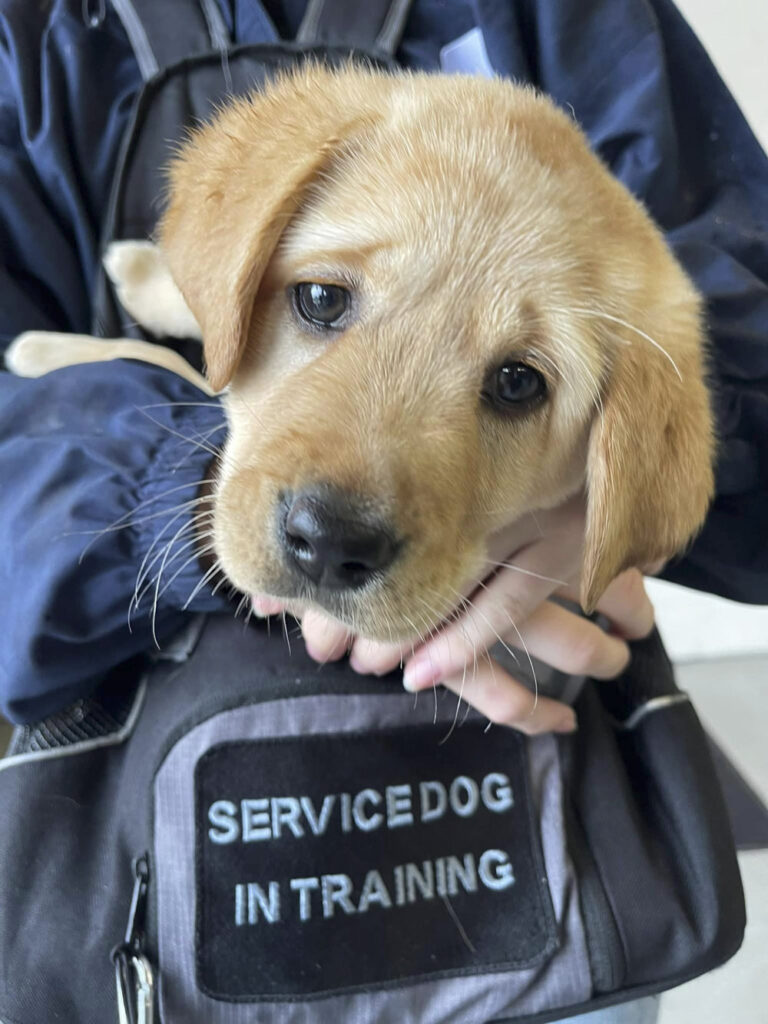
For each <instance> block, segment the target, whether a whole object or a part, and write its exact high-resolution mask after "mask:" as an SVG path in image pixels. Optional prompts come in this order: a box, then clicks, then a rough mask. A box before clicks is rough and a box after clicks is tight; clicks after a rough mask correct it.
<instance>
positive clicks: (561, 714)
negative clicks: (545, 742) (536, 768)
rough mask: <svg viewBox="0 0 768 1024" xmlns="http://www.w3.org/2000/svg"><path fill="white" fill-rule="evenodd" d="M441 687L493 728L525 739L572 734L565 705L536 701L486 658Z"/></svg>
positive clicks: (572, 722) (570, 713)
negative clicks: (508, 728) (515, 732)
mask: <svg viewBox="0 0 768 1024" xmlns="http://www.w3.org/2000/svg"><path fill="white" fill-rule="evenodd" d="M443 686H445V687H446V688H447V689H449V690H452V691H453V693H455V694H456V695H457V696H459V697H460V698H462V699H464V700H465V701H467V702H468V703H469V704H470V705H471V706H472V707H473V708H475V710H476V711H479V712H480V714H482V715H484V716H485V717H486V718H487V719H488V720H489V721H490V722H493V723H494V724H496V725H507V726H511V727H512V728H515V729H519V730H520V731H521V732H524V733H526V734H527V735H529V736H534V735H537V734H538V733H543V732H561V733H567V732H573V731H574V730H575V729H576V728H577V722H576V715H575V713H574V710H573V708H571V707H570V706H569V705H568V704H562V703H561V702H560V701H556V700H552V699H551V698H549V697H538V698H537V697H536V696H535V695H534V694H533V693H531V691H530V690H529V689H528V688H527V687H526V686H523V684H522V683H521V682H519V681H518V680H517V679H515V678H514V676H512V675H510V674H509V672H507V671H506V669H504V668H502V666H501V665H499V664H498V662H496V661H494V660H493V659H492V658H490V657H488V656H484V657H482V658H481V659H479V660H478V662H477V665H476V666H473V668H472V669H471V670H470V669H468V670H467V671H466V672H462V673H459V674H457V675H454V676H450V677H449V678H447V679H445V680H444V682H443Z"/></svg>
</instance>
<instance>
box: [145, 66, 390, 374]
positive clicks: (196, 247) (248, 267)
mask: <svg viewBox="0 0 768 1024" xmlns="http://www.w3.org/2000/svg"><path fill="white" fill-rule="evenodd" d="M360 78H361V84H363V86H364V81H363V80H364V78H365V76H364V74H362V73H361V74H360ZM342 88H343V87H342V86H340V85H339V76H335V75H333V74H332V73H331V72H329V71H327V70H324V69H322V68H320V67H312V68H310V69H308V70H303V71H298V72H296V73H294V74H291V75H286V76H283V77H282V78H280V79H278V80H276V82H274V83H273V84H272V85H270V86H268V87H267V89H266V90H265V91H264V92H254V93H253V94H252V95H250V96H249V97H247V98H246V99H241V100H238V101H237V102H235V103H233V104H232V105H230V106H228V107H226V108H225V109H224V110H222V111H220V112H219V114H218V115H217V117H216V118H215V119H214V121H213V122H212V123H211V124H209V125H206V126H205V127H203V128H201V129H199V130H197V131H195V132H194V133H193V134H192V136H191V137H190V139H189V140H188V141H187V143H185V145H184V146H183V147H182V149H181V152H180V154H179V156H177V157H176V159H175V160H174V161H173V163H172V165H171V168H170V175H169V177H170V192H169V205H168V208H167V210H166V213H165V215H164V217H163V219H162V221H161V224H160V229H159V237H160V244H161V247H162V249H163V251H164V253H165V257H166V259H167V261H168V265H169V267H170V269H171V273H172V275H173V278H174V280H175V281H176V283H177V285H178V286H179V289H180V290H181V292H182V294H183V296H184V298H185V300H186V302H187V304H188V306H189V308H190V309H191V310H192V313H193V314H194V316H195V318H196V319H197V322H198V323H199V324H200V327H201V330H202V335H203V344H204V353H205V361H206V369H207V375H208V379H209V380H210V383H211V385H212V386H213V388H214V389H215V390H217V391H219V390H221V389H222V388H223V387H225V385H226V384H228V383H229V381H230V380H231V378H232V375H233V374H234V372H235V370H236V369H237V366H238V363H239V361H240V357H241V356H242V353H243V349H244V347H245V343H246V341H247V338H248V332H249V328H250V323H251V314H252V309H253V304H254V301H255V298H256V293H257V291H258V287H259V283H260V281H261V278H262V276H263V274H264V271H265V270H266V267H267V264H268V263H269V260H270V257H271V256H272V253H273V251H274V249H275V246H276V245H277V243H278V241H279V239H280V236H281V234H282V232H283V230H284V228H285V227H286V225H287V224H288V222H289V221H290V220H291V218H292V216H293V215H294V213H295V212H296V211H297V209H298V207H299V205H300V203H301V201H302V198H303V197H304V195H305V193H306V189H307V187H308V186H309V185H310V184H311V183H312V181H313V180H314V179H315V178H316V177H317V175H318V173H319V172H320V171H321V170H323V169H325V167H326V166H327V164H328V163H329V162H330V159H331V158H332V157H333V156H334V155H335V154H336V153H337V152H338V151H339V149H340V147H341V146H342V145H343V143H344V141H345V140H346V139H347V138H348V137H349V136H350V135H351V134H352V132H353V130H354V129H359V128H360V127H361V125H363V124H364V123H365V121H366V114H365V112H364V111H363V110H362V109H361V107H362V105H363V102H364V99H365V97H367V96H369V95H370V90H366V89H365V88H364V87H363V88H362V89H361V90H358V96H357V97H356V98H353V97H355V90H352V89H350V88H349V86H348V87H347V91H345V92H344V93H343V94H342V91H341V90H342ZM370 118H371V111H368V120H369V121H370Z"/></svg>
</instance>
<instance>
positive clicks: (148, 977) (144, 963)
mask: <svg viewBox="0 0 768 1024" xmlns="http://www.w3.org/2000/svg"><path fill="white" fill-rule="evenodd" d="M131 966H132V967H133V973H134V977H135V979H136V1024H152V1017H153V1011H154V1005H155V1004H154V998H155V996H154V987H155V981H154V977H153V975H152V967H151V966H150V963H149V960H147V958H146V957H145V956H135V957H133V958H132V960H131Z"/></svg>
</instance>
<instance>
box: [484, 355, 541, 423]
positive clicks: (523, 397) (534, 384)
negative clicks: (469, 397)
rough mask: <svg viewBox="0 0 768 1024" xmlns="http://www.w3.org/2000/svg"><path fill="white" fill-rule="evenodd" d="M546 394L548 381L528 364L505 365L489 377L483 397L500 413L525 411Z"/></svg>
mask: <svg viewBox="0 0 768 1024" xmlns="http://www.w3.org/2000/svg"><path fill="white" fill-rule="evenodd" d="M546 393H547V383H546V381H545V380H544V378H543V377H542V375H541V374H540V373H539V371H538V370H535V369H534V368H533V367H532V366H528V365H527V363H505V364H504V366H500V367H499V368H498V369H496V370H494V371H493V373H491V374H490V375H489V377H488V378H487V380H486V383H485V387H484V388H483V397H484V398H485V399H486V400H487V401H489V402H491V403H492V404H493V405H494V406H495V407H496V408H497V409H499V410H500V411H507V410H509V411H511V410H514V409H523V408H525V407H526V406H530V405H532V404H534V403H536V402H538V401H540V400H541V399H543V398H544V396H545V395H546Z"/></svg>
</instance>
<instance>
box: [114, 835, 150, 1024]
mask: <svg viewBox="0 0 768 1024" xmlns="http://www.w3.org/2000/svg"><path fill="white" fill-rule="evenodd" d="M133 870H134V879H135V880H134V885H133V894H132V896H131V909H130V911H129V914H128V926H127V928H126V930H125V939H124V941H123V942H122V943H121V945H119V946H117V948H116V949H114V950H113V951H112V962H113V963H114V965H115V988H116V990H117V1015H118V1020H119V1024H152V1020H153V1014H154V987H155V984H154V976H153V973H152V966H151V964H150V962H149V960H147V958H146V957H145V956H144V954H143V952H142V948H143V945H144V919H145V916H146V904H147V889H148V886H149V862H148V858H147V856H146V855H144V856H143V857H139V858H138V859H137V860H136V862H135V864H134V869H133Z"/></svg>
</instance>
